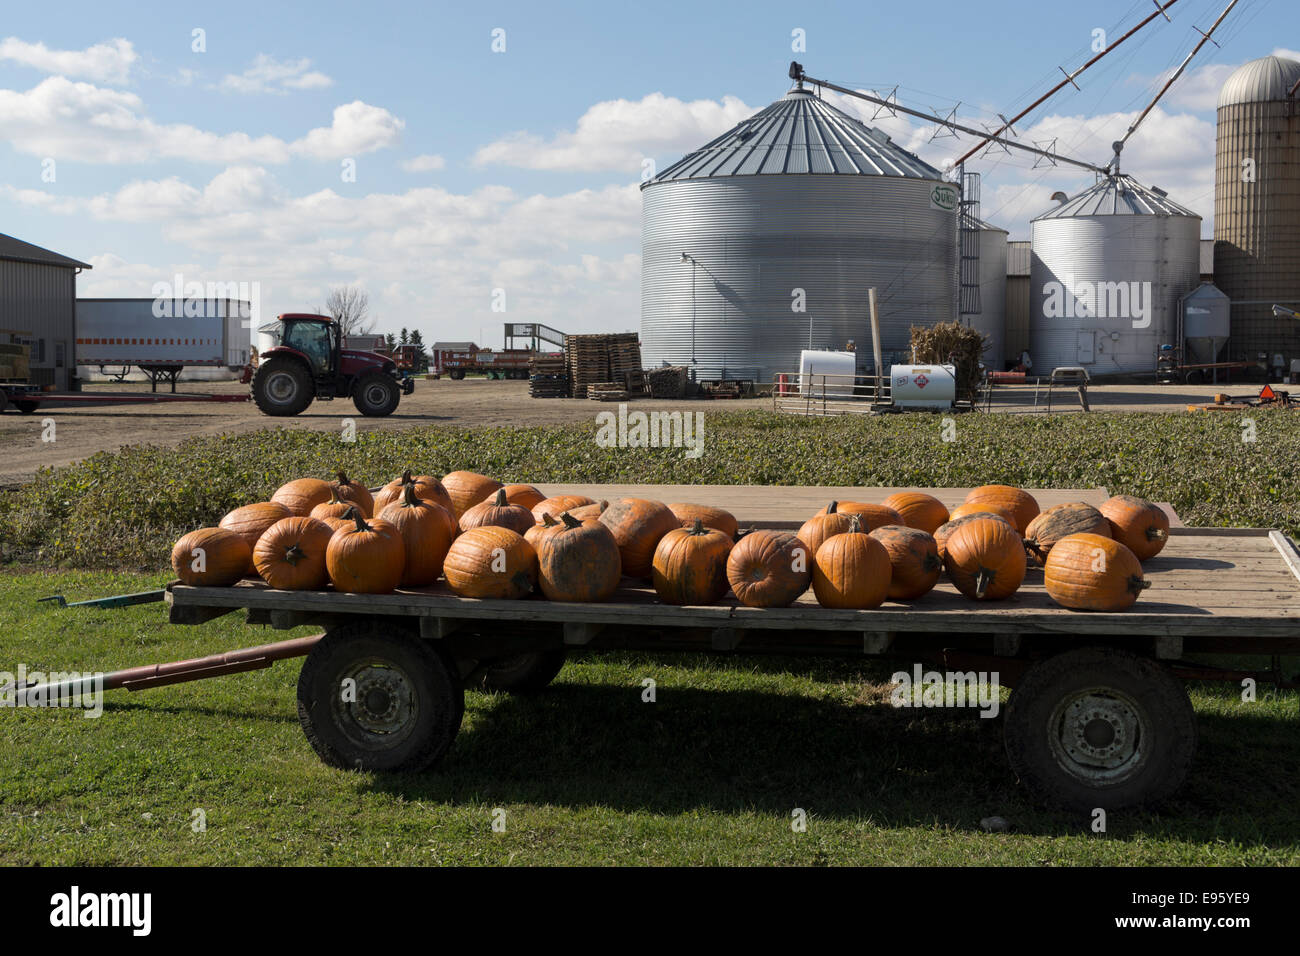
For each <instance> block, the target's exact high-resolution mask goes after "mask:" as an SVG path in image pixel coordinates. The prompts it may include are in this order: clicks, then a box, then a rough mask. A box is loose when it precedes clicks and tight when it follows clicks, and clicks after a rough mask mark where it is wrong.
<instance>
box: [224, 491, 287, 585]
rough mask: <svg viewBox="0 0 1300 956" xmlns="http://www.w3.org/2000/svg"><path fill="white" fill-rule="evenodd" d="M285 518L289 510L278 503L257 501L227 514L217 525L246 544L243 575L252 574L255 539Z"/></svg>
mask: <svg viewBox="0 0 1300 956" xmlns="http://www.w3.org/2000/svg"><path fill="white" fill-rule="evenodd" d="M287 517H289V509H288V508H286V507H285V506H284V505H282V504H280V503H279V502H277V501H259V502H257V503H256V504H251V505H244V506H243V507H241V508H236V509H235V510H234V511H230V512H227V514H226V516H225V517H224V518H222V519H221V521H220V522H219V524H218V526H219V527H222V528H225V529H226V530H227V531H233V532H235V534H237V535H239V536H240V537H241V538H243V539H244V541H245V542H246V543H247V544H248V548H249V559H248V560H249V564H248V570H247V572H245V573H247V574H252V573H253V572H254V568H253V564H252V561H253V558H252V550H253V548H256V547H257V539H258V538H260V537H261V536H262V533H263V532H264V531H266V529H267V528H269V527H271V525H273V524H275V523H276V522H277V521H279V520H280V519H281V518H287Z"/></svg>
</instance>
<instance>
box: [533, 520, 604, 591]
mask: <svg viewBox="0 0 1300 956" xmlns="http://www.w3.org/2000/svg"><path fill="white" fill-rule="evenodd" d="M536 527H539V526H538V525H534V528H536ZM534 540H535V541H536V542H537V547H536V548H535V549H534V550H535V551H536V552H537V583H538V585H539V586H540V588H541V591H542V593H543V594H545V595H546V597H547V598H548V599H549V600H552V601H604V600H605V599H607V598H608V597H609V596H610V595H611V594H613V593H614V592H615V591H617V590H618V582H619V579H620V578H621V577H622V570H621V566H620V558H619V555H618V542H617V541H615V540H614V534H613V532H611V531H610V530H609V529H608V528H606V527H605V526H604V525H603V524H601V523H600V522H599V521H597V520H595V519H589V520H587V521H579V520H578V519H577V518H575V517H573V515H571V514H569V513H568V512H565V513H564V514H563V515H561V516H560V521H559V523H558V524H557V525H556V526H555V527H553V528H551V529H550V530H548V531H546V532H544V533H542V534H541V535H539V536H537V537H535V538H534Z"/></svg>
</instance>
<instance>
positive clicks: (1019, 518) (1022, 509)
mask: <svg viewBox="0 0 1300 956" xmlns="http://www.w3.org/2000/svg"><path fill="white" fill-rule="evenodd" d="M963 503H964V504H968V505H984V506H985V507H987V508H989V509H990V510H992V511H995V512H997V513H998V514H1000V515H1002V516H1003V517H1004V518H1006V519H1007V520H1008V521H1010V522H1011V524H1012V525H1013V526H1014V527H1015V529H1016V530H1017V531H1018V532H1020V533H1021V534H1022V535H1023V534H1024V533H1025V529H1026V528H1027V527H1029V522H1031V521H1033V520H1034V518H1035V517H1036V516H1037V515H1038V502H1037V501H1036V500H1035V499H1034V496H1033V495H1031V494H1030V493H1029V492H1027V491H1025V490H1023V489H1021V488H1013V487H1012V486H1011V485H981V486H980V487H978V488H975V489H973V490H972V491H971V493H970V494H968V495H967V496H966V501H965V502H963Z"/></svg>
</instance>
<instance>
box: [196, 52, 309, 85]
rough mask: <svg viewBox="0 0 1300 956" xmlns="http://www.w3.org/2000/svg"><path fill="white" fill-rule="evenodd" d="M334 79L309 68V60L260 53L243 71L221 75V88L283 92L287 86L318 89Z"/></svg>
mask: <svg viewBox="0 0 1300 956" xmlns="http://www.w3.org/2000/svg"><path fill="white" fill-rule="evenodd" d="M333 84H334V81H333V80H331V79H330V78H329V77H328V76H326V75H325V74H324V73H321V72H318V71H316V70H313V69H311V60H309V59H307V58H306V57H302V58H300V59H297V60H277V59H275V57H273V56H270V55H269V54H266V53H259V54H258V55H257V57H256V58H255V59H254V60H253V65H252V66H250V67H249V68H248V69H246V70H245V71H244V72H243V73H230V74H227V75H226V76H224V77H222V80H221V83H220V88H221V89H223V90H228V91H230V92H232V93H286V92H288V91H289V90H318V89H324V88H325V87H327V86H332V85H333Z"/></svg>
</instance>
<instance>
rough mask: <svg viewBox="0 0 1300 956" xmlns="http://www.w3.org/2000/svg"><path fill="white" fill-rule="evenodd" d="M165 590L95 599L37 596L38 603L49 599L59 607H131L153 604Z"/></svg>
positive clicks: (58, 595)
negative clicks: (81, 599) (77, 599)
mask: <svg viewBox="0 0 1300 956" xmlns="http://www.w3.org/2000/svg"><path fill="white" fill-rule="evenodd" d="M165 593H166V592H165V591H136V592H135V593H134V594H114V595H111V596H110V597H102V598H95V599H94V600H93V601H69V600H68V599H67V598H65V597H64V596H63V595H62V594H52V595H50V596H49V597H43V598H37V599H36V603H37V604H44V603H45V602H47V601H49V602H52V603H53V604H55V605H56V606H58V607H61V608H62V607H107V608H113V607H131V606H132V605H134V604H153V603H154V602H156V601H161V600H162V599H163V596H164V594H165Z"/></svg>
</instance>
